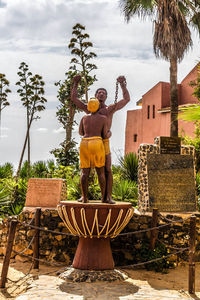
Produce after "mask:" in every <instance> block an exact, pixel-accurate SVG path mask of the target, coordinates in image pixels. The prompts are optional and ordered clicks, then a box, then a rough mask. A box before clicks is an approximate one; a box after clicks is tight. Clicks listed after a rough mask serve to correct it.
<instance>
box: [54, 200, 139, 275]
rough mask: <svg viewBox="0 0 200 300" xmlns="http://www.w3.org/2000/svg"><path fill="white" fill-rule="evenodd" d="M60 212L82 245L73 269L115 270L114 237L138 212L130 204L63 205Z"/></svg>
mask: <svg viewBox="0 0 200 300" xmlns="http://www.w3.org/2000/svg"><path fill="white" fill-rule="evenodd" d="M57 208H58V213H59V216H60V217H61V219H62V220H63V222H64V224H65V226H66V227H67V229H68V230H69V232H70V233H72V234H73V235H76V236H79V243H78V247H77V250H76V254H75V257H74V261H73V267H74V268H75V269H79V270H113V269H114V261H113V257H112V251H111V247H110V238H114V237H116V236H117V235H118V234H119V233H120V232H121V231H122V230H123V229H124V227H125V226H126V225H127V224H128V222H129V221H130V219H131V217H132V215H133V212H134V209H133V208H132V205H131V204H130V203H127V202H117V203H116V204H106V203H100V202H97V201H95V202H90V203H80V202H74V201H73V202H72V201H66V202H60V204H59V205H58V206H57Z"/></svg>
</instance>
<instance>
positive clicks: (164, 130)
mask: <svg viewBox="0 0 200 300" xmlns="http://www.w3.org/2000/svg"><path fill="white" fill-rule="evenodd" d="M196 78H197V66H195V67H194V69H192V71H191V72H190V73H189V74H188V75H187V76H186V77H185V78H184V79H183V80H182V82H181V83H180V84H179V85H178V103H179V106H185V105H187V104H191V103H198V101H197V99H196V98H194V97H193V96H192V93H193V88H192V87H191V86H190V85H189V83H190V82H191V81H193V80H195V79H196ZM137 105H138V106H141V108H140V109H135V110H129V111H128V112H127V120H126V133H125V153H129V152H137V150H138V148H139V145H140V144H142V143H148V144H153V143H154V138H155V137H156V136H169V135H170V84H169V83H168V82H158V83H157V84H156V85H155V86H154V87H153V88H151V89H150V90H149V91H148V92H147V93H146V94H144V95H143V96H142V99H141V100H139V101H138V102H137ZM178 122H179V132H181V131H184V132H185V134H186V135H189V136H194V124H193V123H192V122H184V121H182V120H179V121H178Z"/></svg>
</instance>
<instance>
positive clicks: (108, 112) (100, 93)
mask: <svg viewBox="0 0 200 300" xmlns="http://www.w3.org/2000/svg"><path fill="white" fill-rule="evenodd" d="M80 80H81V76H80V75H76V76H75V77H74V78H73V86H72V90H71V100H72V101H73V102H74V104H75V105H76V106H77V107H78V108H79V109H81V110H83V111H84V112H85V113H86V114H89V113H90V112H89V111H88V108H87V105H86V104H84V103H83V102H82V101H80V100H79V99H78V96H77V88H78V84H79V82H80ZM117 82H118V83H119V84H120V86H121V89H122V94H123V99H122V100H120V101H119V102H117V103H114V104H111V105H109V106H107V105H106V104H105V101H106V98H107V91H106V89H104V88H99V89H98V90H97V91H96V93H95V97H96V98H97V99H98V100H99V103H100V107H99V111H98V114H99V115H103V116H105V117H107V129H108V131H110V128H111V125H112V118H113V114H114V113H115V112H116V111H118V110H119V109H121V108H123V107H124V106H125V105H126V104H127V103H128V102H129V101H130V96H129V92H128V90H127V88H126V79H125V77H124V76H119V77H118V78H117ZM110 135H111V133H110ZM103 143H104V148H105V177H106V190H105V194H104V199H103V201H102V202H105V203H110V204H113V203H115V202H114V201H113V200H112V196H111V194H112V183H113V177H112V169H111V153H110V147H109V137H107V138H104V139H103ZM82 200H84V199H82Z"/></svg>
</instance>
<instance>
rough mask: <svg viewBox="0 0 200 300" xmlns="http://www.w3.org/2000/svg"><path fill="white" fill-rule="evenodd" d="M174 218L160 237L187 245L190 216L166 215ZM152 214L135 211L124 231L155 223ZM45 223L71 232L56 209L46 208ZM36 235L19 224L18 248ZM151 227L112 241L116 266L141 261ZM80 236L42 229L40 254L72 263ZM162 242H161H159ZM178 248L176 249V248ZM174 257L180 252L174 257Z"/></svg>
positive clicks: (0, 249) (0, 237) (1, 228)
mask: <svg viewBox="0 0 200 300" xmlns="http://www.w3.org/2000/svg"><path fill="white" fill-rule="evenodd" d="M33 215H34V212H30V211H25V212H23V213H22V214H21V215H20V216H19V217H18V219H19V220H20V221H21V222H22V221H25V222H26V223H28V222H30V220H31V219H32V217H33ZM196 216H197V244H196V259H197V260H198V261H200V214H196ZM166 217H167V218H168V219H170V220H172V221H173V220H177V223H174V224H173V225H170V226H169V227H163V228H161V229H160V230H159V235H158V238H159V240H160V241H161V242H162V243H165V244H169V245H171V246H174V247H181V248H182V247H187V245H188V239H189V234H188V232H189V219H188V220H186V221H185V222H183V223H182V222H181V221H182V220H183V219H184V218H186V216H185V215H184V216H183V215H182V216H181V215H179V216H178V215H169V214H168V215H166ZM151 219H152V218H151V214H150V213H149V214H145V215H136V214H134V216H133V218H132V219H131V221H130V223H129V225H128V226H127V227H126V228H125V230H124V231H123V232H133V231H138V230H143V229H147V228H149V227H150V226H151ZM167 222H168V221H167V220H166V221H165V220H164V219H160V220H159V224H160V225H161V224H164V223H167ZM41 227H43V228H45V229H49V230H53V231H56V232H67V229H66V228H65V226H64V224H63V222H62V220H61V219H60V217H59V216H58V213H57V211H56V210H48V209H46V210H44V211H42V214H41ZM7 233H8V220H6V219H5V220H4V221H3V222H2V223H1V224H0V256H3V255H4V253H5V247H6V244H7ZM33 236H34V229H31V230H30V229H29V228H28V227H22V226H18V228H17V231H16V239H15V245H14V249H15V250H16V251H18V252H21V251H23V250H24V249H25V248H26V247H27V246H28V244H29V243H30V241H31V239H32V238H33ZM149 238H150V231H147V232H145V233H136V234H133V235H129V236H118V237H116V238H115V239H113V240H112V241H111V246H112V251H113V257H114V261H115V265H116V266H120V265H121V266H122V265H128V264H135V263H138V262H141V251H142V250H143V247H144V244H148V243H149ZM77 242H78V238H77V237H73V236H64V235H61V234H53V233H48V232H43V231H41V232H40V258H41V259H43V260H47V261H51V262H64V263H66V265H70V264H71V263H72V261H73V257H74V253H75V250H76V246H77ZM159 243H160V242H159ZM173 251H174V250H173ZM24 254H25V255H32V254H33V249H32V246H31V247H30V249H27V250H26V251H24ZM187 254H188V253H187V252H184V253H183V254H181V255H180V257H181V258H182V259H187ZM13 257H15V259H16V260H21V261H24V260H27V257H23V256H19V255H16V254H14V252H13ZM172 259H173V260H174V261H176V260H177V256H174V257H172Z"/></svg>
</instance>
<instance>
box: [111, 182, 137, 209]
mask: <svg viewBox="0 0 200 300" xmlns="http://www.w3.org/2000/svg"><path fill="white" fill-rule="evenodd" d="M112 196H113V199H114V200H116V201H128V202H131V203H132V204H133V206H136V205H137V199H138V188H137V183H136V182H134V181H128V180H120V181H119V179H118V180H116V181H115V182H114V184H113V191H112Z"/></svg>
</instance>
